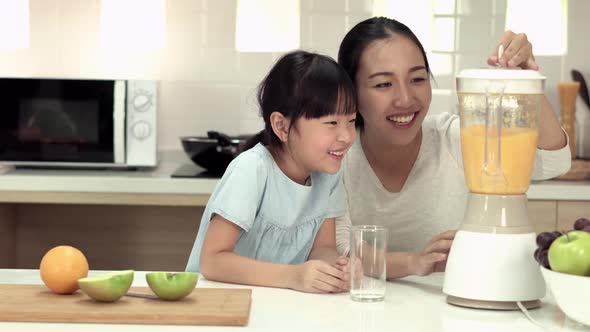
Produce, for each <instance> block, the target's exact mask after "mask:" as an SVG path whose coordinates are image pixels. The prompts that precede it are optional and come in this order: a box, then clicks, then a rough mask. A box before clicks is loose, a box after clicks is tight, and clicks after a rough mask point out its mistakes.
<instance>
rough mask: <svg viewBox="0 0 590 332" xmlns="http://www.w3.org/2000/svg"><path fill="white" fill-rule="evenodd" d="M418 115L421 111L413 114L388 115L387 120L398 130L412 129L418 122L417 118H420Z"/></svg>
mask: <svg viewBox="0 0 590 332" xmlns="http://www.w3.org/2000/svg"><path fill="white" fill-rule="evenodd" d="M418 114H420V111H417V112H411V113H403V114H393V115H388V116H387V117H386V119H387V120H388V121H390V122H391V123H393V125H394V126H395V127H396V128H402V129H403V128H410V127H412V125H414V123H415V122H416V121H415V120H416V118H418Z"/></svg>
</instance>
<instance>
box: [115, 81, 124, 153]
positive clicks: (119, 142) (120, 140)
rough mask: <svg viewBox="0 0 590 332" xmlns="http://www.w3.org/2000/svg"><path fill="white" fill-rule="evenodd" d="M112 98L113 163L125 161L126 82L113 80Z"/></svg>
mask: <svg viewBox="0 0 590 332" xmlns="http://www.w3.org/2000/svg"><path fill="white" fill-rule="evenodd" d="M114 89H115V91H114V98H113V103H114V105H113V124H114V126H113V127H114V128H113V136H114V137H113V145H114V146H113V150H114V157H115V160H114V162H115V164H123V163H125V99H126V97H125V95H126V92H127V91H126V82H125V81H123V80H117V81H115V87H114Z"/></svg>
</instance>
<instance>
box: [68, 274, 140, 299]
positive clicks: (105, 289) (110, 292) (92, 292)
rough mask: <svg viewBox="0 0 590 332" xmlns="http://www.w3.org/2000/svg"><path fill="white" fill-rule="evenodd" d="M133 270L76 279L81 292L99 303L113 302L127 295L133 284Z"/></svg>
mask: <svg viewBox="0 0 590 332" xmlns="http://www.w3.org/2000/svg"><path fill="white" fill-rule="evenodd" d="M133 274H134V272H133V270H125V271H115V272H109V273H104V274H100V275H97V276H92V277H86V278H81V279H78V285H79V286H80V289H81V290H82V292H84V293H85V294H86V295H88V296H89V297H91V298H93V299H95V300H97V301H100V302H115V301H117V300H118V299H120V298H121V297H122V296H123V295H125V294H127V291H128V290H129V287H131V283H133Z"/></svg>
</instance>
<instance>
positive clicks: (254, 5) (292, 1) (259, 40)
mask: <svg viewBox="0 0 590 332" xmlns="http://www.w3.org/2000/svg"><path fill="white" fill-rule="evenodd" d="M299 12H300V11H299V0H280V1H277V0H238V6H237V15H236V49H237V50H238V51H239V52H282V51H290V50H293V49H296V48H299V45H300V24H299V20H300V19H299V16H300V14H299Z"/></svg>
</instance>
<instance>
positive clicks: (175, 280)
mask: <svg viewBox="0 0 590 332" xmlns="http://www.w3.org/2000/svg"><path fill="white" fill-rule="evenodd" d="M145 278H146V280H147V283H148V285H149V286H150V288H151V290H152V291H153V292H154V293H155V294H156V295H157V296H158V297H159V298H161V299H163V300H180V299H182V298H184V297H186V296H188V295H189V294H190V293H192V291H193V289H195V286H196V285H197V281H198V280H199V275H198V274H197V273H194V272H148V273H146V275H145Z"/></svg>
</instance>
